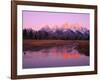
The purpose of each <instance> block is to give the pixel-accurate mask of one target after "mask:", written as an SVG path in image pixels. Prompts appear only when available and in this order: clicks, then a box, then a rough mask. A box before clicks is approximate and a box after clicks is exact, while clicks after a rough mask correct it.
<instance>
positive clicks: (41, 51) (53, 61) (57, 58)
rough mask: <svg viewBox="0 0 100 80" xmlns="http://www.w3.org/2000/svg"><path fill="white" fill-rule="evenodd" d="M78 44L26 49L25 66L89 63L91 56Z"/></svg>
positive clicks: (38, 66) (39, 66)
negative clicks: (81, 50)
mask: <svg viewBox="0 0 100 80" xmlns="http://www.w3.org/2000/svg"><path fill="white" fill-rule="evenodd" d="M85 54H86V52H80V51H79V50H78V49H76V46H70V45H67V46H65V45H64V46H55V47H48V48H47V47H46V48H43V47H42V48H36V49H33V50H27V51H24V54H23V68H45V67H65V66H66V67H67V66H86V65H89V56H86V55H85Z"/></svg>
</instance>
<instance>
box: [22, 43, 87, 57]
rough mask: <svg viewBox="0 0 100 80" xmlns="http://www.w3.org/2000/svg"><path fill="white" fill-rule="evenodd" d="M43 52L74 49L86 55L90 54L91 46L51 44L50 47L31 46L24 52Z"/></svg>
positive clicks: (62, 51) (70, 50) (68, 51)
mask: <svg viewBox="0 0 100 80" xmlns="http://www.w3.org/2000/svg"><path fill="white" fill-rule="evenodd" d="M27 51H30V52H42V53H51V52H52V53H62V54H63V53H71V52H73V51H78V52H79V53H81V54H84V55H86V56H89V47H87V48H84V47H79V46H78V44H72V45H67V46H66V45H63V46H49V47H39V46H38V47H34V48H30V49H28V50H25V51H24V54H27V53H26V52H27Z"/></svg>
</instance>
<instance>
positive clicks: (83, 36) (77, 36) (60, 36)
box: [23, 29, 89, 40]
mask: <svg viewBox="0 0 100 80" xmlns="http://www.w3.org/2000/svg"><path fill="white" fill-rule="evenodd" d="M23 39H34V40H44V39H47V40H89V30H85V31H84V32H81V31H79V30H76V31H73V30H71V29H66V30H64V31H63V30H60V29H57V30H55V31H50V30H43V29H40V30H39V31H35V30H33V29H23Z"/></svg>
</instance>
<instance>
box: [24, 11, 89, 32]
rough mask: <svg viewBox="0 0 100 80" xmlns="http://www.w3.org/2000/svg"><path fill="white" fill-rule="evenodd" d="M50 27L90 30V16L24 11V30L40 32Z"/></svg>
mask: <svg viewBox="0 0 100 80" xmlns="http://www.w3.org/2000/svg"><path fill="white" fill-rule="evenodd" d="M46 25H48V26H49V27H50V28H54V26H58V27H66V28H67V27H69V28H71V27H73V25H74V26H75V27H78V28H80V27H85V28H87V29H89V27H90V26H89V25H90V15H89V14H86V13H85V14H84V13H83V14H82V13H67V12H66V13H64V12H62V13H60V12H56V13H55V12H43V11H41V12H40V11H23V28H32V29H34V30H39V29H41V28H42V27H44V26H46Z"/></svg>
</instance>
